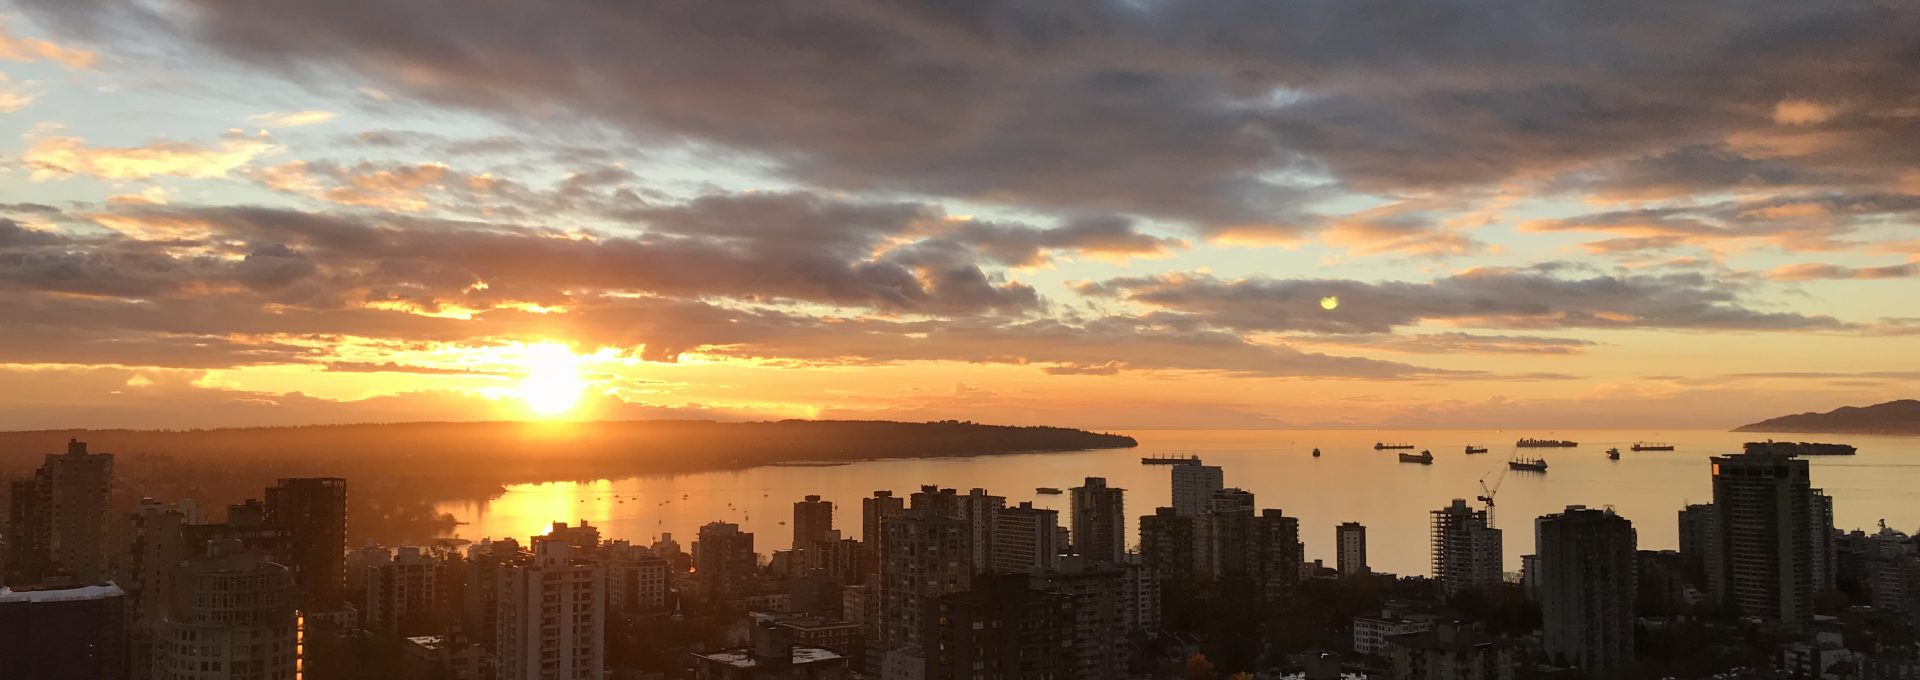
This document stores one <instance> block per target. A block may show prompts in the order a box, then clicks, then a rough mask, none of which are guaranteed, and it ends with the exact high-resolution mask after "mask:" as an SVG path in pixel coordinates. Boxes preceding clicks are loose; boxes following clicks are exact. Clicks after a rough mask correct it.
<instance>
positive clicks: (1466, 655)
mask: <svg viewBox="0 0 1920 680" xmlns="http://www.w3.org/2000/svg"><path fill="white" fill-rule="evenodd" d="M1514 647H1515V645H1514V643H1513V642H1512V641H1510V640H1506V639H1503V638H1497V637H1493V636H1490V635H1486V634H1483V633H1480V632H1478V631H1475V630H1473V629H1472V628H1469V627H1467V626H1465V625H1461V624H1452V623H1449V624H1440V625H1438V626H1434V628H1433V629H1432V630H1428V631H1422V632H1418V633H1405V634H1401V635H1395V636H1392V637H1389V638H1387V657H1388V659H1390V660H1391V662H1392V677H1393V678H1394V680H1513V676H1514V672H1513V665H1514V651H1515V650H1514Z"/></svg>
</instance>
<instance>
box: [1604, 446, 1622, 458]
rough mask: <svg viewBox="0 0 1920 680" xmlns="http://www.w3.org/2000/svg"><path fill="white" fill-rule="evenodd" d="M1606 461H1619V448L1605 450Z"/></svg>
mask: <svg viewBox="0 0 1920 680" xmlns="http://www.w3.org/2000/svg"><path fill="white" fill-rule="evenodd" d="M1607 460H1620V447H1618V446H1615V447H1613V448H1611V449H1607Z"/></svg>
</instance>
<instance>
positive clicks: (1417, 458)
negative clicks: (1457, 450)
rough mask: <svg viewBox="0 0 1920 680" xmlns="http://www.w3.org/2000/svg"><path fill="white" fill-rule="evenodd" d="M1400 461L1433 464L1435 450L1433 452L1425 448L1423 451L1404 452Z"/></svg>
mask: <svg viewBox="0 0 1920 680" xmlns="http://www.w3.org/2000/svg"><path fill="white" fill-rule="evenodd" d="M1400 462H1402V463H1419V464H1421V465H1432V464H1433V452H1432V451H1424V450H1423V451H1421V452H1419V453H1403V454H1400Z"/></svg>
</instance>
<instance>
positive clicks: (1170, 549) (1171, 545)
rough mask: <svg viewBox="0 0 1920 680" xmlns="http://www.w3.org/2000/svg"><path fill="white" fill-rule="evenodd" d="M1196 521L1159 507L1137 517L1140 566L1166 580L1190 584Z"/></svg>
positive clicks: (1193, 574) (1197, 520) (1196, 541)
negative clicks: (1144, 566) (1138, 521)
mask: <svg viewBox="0 0 1920 680" xmlns="http://www.w3.org/2000/svg"><path fill="white" fill-rule="evenodd" d="M1200 522H1201V518H1199V517H1190V516H1186V515H1182V514H1180V512H1179V511H1178V510H1175V509H1173V508H1159V509H1157V510H1154V513H1153V514H1151V515H1146V516H1143V517H1141V518H1140V561H1141V563H1142V564H1144V565H1146V566H1147V568H1149V569H1152V570H1154V571H1155V572H1158V573H1160V574H1161V575H1162V576H1164V577H1165V578H1166V579H1167V580H1169V581H1173V582H1176V583H1188V582H1191V581H1192V580H1193V579H1194V577H1195V576H1196V573H1195V572H1194V564H1195V559H1196V557H1197V556H1196V555H1195V554H1194V548H1195V546H1196V545H1198V541H1199V539H1198V538H1197V531H1196V529H1195V527H1196V525H1198V524H1199V523H1200Z"/></svg>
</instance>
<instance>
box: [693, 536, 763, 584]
mask: <svg viewBox="0 0 1920 680" xmlns="http://www.w3.org/2000/svg"><path fill="white" fill-rule="evenodd" d="M758 566H759V560H758V558H757V557H756V556H755V555H754V553H753V534H752V533H750V532H745V531H741V530H740V525H738V524H732V523H728V522H710V523H708V524H707V525H706V526H703V527H700V539H699V540H698V541H695V542H694V544H693V576H694V579H695V580H696V582H697V583H698V585H699V588H700V594H701V595H702V596H704V597H708V598H721V597H730V596H733V595H740V594H743V593H745V592H747V589H748V588H750V587H752V585H753V572H754V569H756V568H757V567H758Z"/></svg>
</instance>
